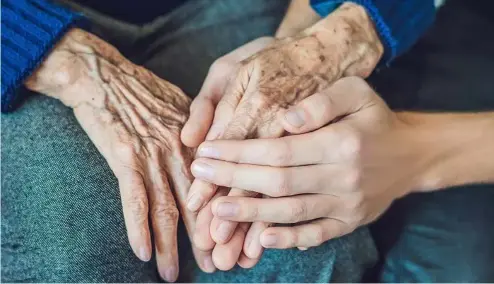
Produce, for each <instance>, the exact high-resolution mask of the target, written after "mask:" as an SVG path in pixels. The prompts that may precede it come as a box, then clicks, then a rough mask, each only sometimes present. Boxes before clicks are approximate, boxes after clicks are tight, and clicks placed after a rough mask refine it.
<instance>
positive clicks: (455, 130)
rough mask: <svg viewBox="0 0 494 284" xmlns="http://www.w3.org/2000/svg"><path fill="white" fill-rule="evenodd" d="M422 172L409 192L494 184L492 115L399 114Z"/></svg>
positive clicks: (492, 113)
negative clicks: (465, 185)
mask: <svg viewBox="0 0 494 284" xmlns="http://www.w3.org/2000/svg"><path fill="white" fill-rule="evenodd" d="M398 116H399V117H400V119H401V120H402V121H405V122H406V123H407V124H408V126H409V131H408V135H407V137H408V138H407V140H408V141H409V143H408V145H407V147H412V148H413V149H417V151H416V159H421V160H422V165H424V166H423V169H422V170H421V171H420V173H419V175H420V176H419V177H418V178H417V179H416V180H417V183H416V184H415V186H414V189H413V190H412V191H416V192H424V191H435V190H439V189H442V188H447V187H452V186H459V185H463V184H471V183H487V182H494V159H492V157H494V146H493V145H494V112H490V113H471V114H450V113H448V114H425V113H401V114H400V113H399V114H398Z"/></svg>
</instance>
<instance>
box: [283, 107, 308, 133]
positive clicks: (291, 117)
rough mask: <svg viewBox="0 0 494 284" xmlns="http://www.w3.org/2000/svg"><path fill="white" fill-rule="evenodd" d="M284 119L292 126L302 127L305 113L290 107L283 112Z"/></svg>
mask: <svg viewBox="0 0 494 284" xmlns="http://www.w3.org/2000/svg"><path fill="white" fill-rule="evenodd" d="M285 119H286V121H287V122H288V123H290V124H291V125H292V126H294V127H297V128H299V127H302V125H304V124H305V115H304V112H303V111H302V110H299V109H296V108H295V109H291V110H289V111H287V112H286V113H285Z"/></svg>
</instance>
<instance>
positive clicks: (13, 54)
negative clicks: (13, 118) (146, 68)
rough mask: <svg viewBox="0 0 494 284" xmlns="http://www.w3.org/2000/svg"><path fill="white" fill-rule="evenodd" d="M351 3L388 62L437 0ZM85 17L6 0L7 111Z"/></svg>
mask: <svg viewBox="0 0 494 284" xmlns="http://www.w3.org/2000/svg"><path fill="white" fill-rule="evenodd" d="M102 1H105V0H102ZM344 1H345V0H311V5H312V7H313V8H314V9H315V10H316V11H317V12H318V13H319V14H320V15H321V16H326V15H327V14H329V13H330V12H331V11H333V10H334V9H335V8H336V7H337V6H338V5H339V4H341V3H342V2H344ZM350 1H352V2H355V3H358V4H360V5H362V6H364V7H365V8H366V9H367V12H368V13H369V15H370V17H371V18H372V19H373V20H374V22H375V25H376V28H377V30H378V33H379V35H380V37H381V39H382V41H383V43H384V45H385V49H386V52H385V58H384V60H385V62H390V61H391V60H392V59H394V58H395V57H396V56H398V55H400V54H402V53H403V52H405V51H406V50H407V49H409V48H410V46H412V45H413V44H414V43H415V42H416V41H417V39H418V38H419V37H420V36H421V35H422V34H423V33H424V32H425V30H426V29H427V28H428V27H429V26H430V25H431V24H432V22H433V20H434V14H435V9H434V3H433V0H350ZM163 5H166V4H163ZM81 19H83V17H82V15H80V14H78V13H75V12H73V11H70V10H67V9H65V8H62V7H60V6H57V5H54V4H52V3H50V2H49V1H48V0H2V42H1V44H2V86H1V89H2V94H1V96H2V106H1V110H2V112H8V111H10V110H13V109H14V108H15V106H16V103H17V102H18V101H19V100H20V97H19V95H18V93H17V92H16V91H17V90H18V89H19V88H20V87H21V86H22V82H23V81H24V80H25V79H26V78H27V77H28V76H29V75H30V74H31V73H32V72H33V71H34V70H35V69H36V67H37V66H38V65H39V64H40V62H42V60H43V58H44V57H45V56H46V55H47V53H48V52H49V51H50V50H51V48H52V47H53V46H54V45H55V44H56V43H57V41H58V40H59V39H60V38H61V37H62V36H63V35H64V34H65V32H66V31H67V30H69V29H70V28H71V27H73V26H74V25H78V24H79V23H81Z"/></svg>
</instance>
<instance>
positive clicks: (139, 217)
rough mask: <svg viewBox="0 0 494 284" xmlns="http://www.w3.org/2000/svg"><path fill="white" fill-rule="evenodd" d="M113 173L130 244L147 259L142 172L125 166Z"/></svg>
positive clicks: (146, 225)
mask: <svg viewBox="0 0 494 284" xmlns="http://www.w3.org/2000/svg"><path fill="white" fill-rule="evenodd" d="M115 175H116V176H117V179H118V185H119V188H120V195H121V199H122V207H123V214H124V219H125V227H126V228H127V235H128V237H129V242H130V246H131V247H132V250H133V251H134V253H135V255H136V256H137V257H138V258H139V259H141V260H142V261H149V260H150V259H151V252H152V250H151V234H150V232H149V226H148V213H149V212H148V208H149V204H148V197H147V193H146V188H145V185H144V179H143V176H142V173H140V172H137V171H136V170H134V169H131V168H125V169H124V170H122V171H120V172H116V173H115ZM211 214H212V213H211Z"/></svg>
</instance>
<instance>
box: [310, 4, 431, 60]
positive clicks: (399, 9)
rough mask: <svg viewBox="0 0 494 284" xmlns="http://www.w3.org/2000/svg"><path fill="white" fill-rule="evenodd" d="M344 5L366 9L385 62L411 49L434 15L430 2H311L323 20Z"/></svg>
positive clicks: (429, 24)
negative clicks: (348, 3)
mask: <svg viewBox="0 0 494 284" xmlns="http://www.w3.org/2000/svg"><path fill="white" fill-rule="evenodd" d="M343 2H354V3H357V4H359V5H361V6H363V7H364V8H365V9H366V10H367V13H368V14H369V16H370V17H371V18H372V20H373V21H374V24H375V26H376V30H377V32H378V34H379V36H380V38H381V41H382V43H383V45H384V48H385V53H384V58H383V60H384V61H385V62H386V63H389V62H391V61H392V60H393V59H394V58H396V57H397V56H399V55H401V54H403V53H404V52H406V51H407V50H408V49H410V47H411V46H412V45H413V44H415V42H417V40H418V39H419V38H420V37H421V36H422V35H423V34H424V33H425V32H426V30H427V29H428V28H429V27H430V26H431V25H432V23H433V22H434V19H435V14H436V8H435V7H434V1H433V0H311V5H312V8H313V9H314V10H315V11H316V12H317V13H318V14H319V15H321V16H323V17H325V16H327V15H328V14H329V13H331V12H332V11H333V9H335V7H336V6H337V5H339V4H341V3H343Z"/></svg>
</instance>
